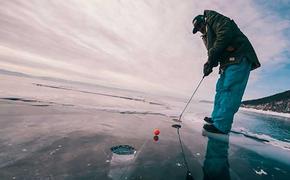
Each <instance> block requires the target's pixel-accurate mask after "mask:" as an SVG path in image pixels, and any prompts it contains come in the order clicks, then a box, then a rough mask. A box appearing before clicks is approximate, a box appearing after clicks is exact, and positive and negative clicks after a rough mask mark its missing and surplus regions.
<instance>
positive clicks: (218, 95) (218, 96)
mask: <svg viewBox="0 0 290 180" xmlns="http://www.w3.org/2000/svg"><path fill="white" fill-rule="evenodd" d="M223 83H224V75H223V74H221V75H220V77H219V79H218V81H217V83H216V94H215V98H214V107H213V111H212V113H211V117H214V116H216V113H217V111H218V109H219V108H220V101H221V90H222V86H223Z"/></svg>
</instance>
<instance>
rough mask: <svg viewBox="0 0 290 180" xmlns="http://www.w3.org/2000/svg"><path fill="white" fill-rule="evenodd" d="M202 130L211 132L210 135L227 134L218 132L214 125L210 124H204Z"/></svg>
mask: <svg viewBox="0 0 290 180" xmlns="http://www.w3.org/2000/svg"><path fill="white" fill-rule="evenodd" d="M203 129H204V130H206V131H207V132H211V133H216V134H227V133H224V132H222V131H220V130H218V129H217V128H216V127H215V126H214V125H212V124H205V125H204V126H203Z"/></svg>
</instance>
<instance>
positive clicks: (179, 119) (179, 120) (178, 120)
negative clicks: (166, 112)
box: [173, 76, 205, 122]
mask: <svg viewBox="0 0 290 180" xmlns="http://www.w3.org/2000/svg"><path fill="white" fill-rule="evenodd" d="M204 78H205V76H203V77H202V79H201V80H200V81H199V83H198V85H197V87H196V88H195V90H194V92H193V94H192V95H191V97H190V99H189V101H188V102H187V104H186V106H185V107H184V109H183V111H182V112H181V114H180V116H179V118H178V119H176V118H174V119H173V120H174V121H177V122H181V117H182V115H183V113H184V111H185V110H186V108H187V106H188V104H189V103H190V102H191V100H192V98H193V96H194V94H195V93H196V91H197V90H198V88H199V86H200V85H201V83H202V81H203V79H204Z"/></svg>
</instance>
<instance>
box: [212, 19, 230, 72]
mask: <svg viewBox="0 0 290 180" xmlns="http://www.w3.org/2000/svg"><path fill="white" fill-rule="evenodd" d="M215 19H216V20H214V21H213V23H212V26H211V29H212V31H213V32H214V33H215V36H216V40H215V41H214V42H213V46H212V47H211V48H210V49H209V50H208V61H209V62H210V64H212V65H213V66H217V64H218V60H219V58H220V56H221V54H222V52H223V51H224V50H225V48H226V47H227V46H228V45H229V43H230V41H231V39H232V36H233V27H232V22H231V20H230V19H229V18H226V17H216V18H215Z"/></svg>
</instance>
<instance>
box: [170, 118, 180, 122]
mask: <svg viewBox="0 0 290 180" xmlns="http://www.w3.org/2000/svg"><path fill="white" fill-rule="evenodd" d="M172 120H173V121H175V122H182V121H181V120H180V119H179V118H173V119H172Z"/></svg>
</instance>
